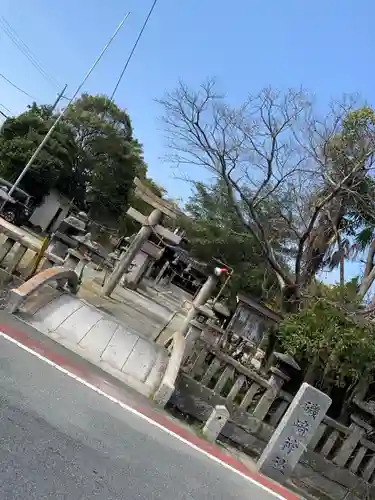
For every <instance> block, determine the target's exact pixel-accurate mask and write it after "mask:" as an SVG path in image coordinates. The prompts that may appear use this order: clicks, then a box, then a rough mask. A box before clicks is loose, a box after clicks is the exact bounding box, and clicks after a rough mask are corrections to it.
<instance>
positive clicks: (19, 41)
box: [0, 16, 60, 87]
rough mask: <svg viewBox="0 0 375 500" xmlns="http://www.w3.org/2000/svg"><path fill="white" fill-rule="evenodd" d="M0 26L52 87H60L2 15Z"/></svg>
mask: <svg viewBox="0 0 375 500" xmlns="http://www.w3.org/2000/svg"><path fill="white" fill-rule="evenodd" d="M0 27H1V28H2V29H3V31H4V33H5V34H6V35H7V36H8V38H9V39H10V40H11V41H12V42H13V43H14V44H15V45H16V47H17V48H18V49H19V50H20V51H21V52H22V54H23V55H24V56H25V57H26V58H27V59H28V60H29V61H30V62H31V64H32V65H33V66H34V67H35V68H36V70H37V71H38V72H39V73H40V74H41V75H42V76H43V77H44V78H45V79H46V80H48V82H49V83H50V84H51V85H53V86H54V87H56V86H58V87H60V84H59V82H58V81H57V80H56V79H55V78H54V77H53V76H51V75H50V74H49V73H48V72H47V71H46V70H45V68H44V67H43V65H42V64H41V62H40V61H39V60H38V58H37V57H36V56H35V54H34V53H33V52H32V50H31V49H30V47H29V46H28V45H27V44H26V43H25V42H24V41H23V40H22V38H21V37H20V36H19V35H18V34H17V32H16V31H15V30H14V28H13V27H12V25H11V24H10V23H9V22H8V21H7V20H6V19H5V17H4V16H1V17H0Z"/></svg>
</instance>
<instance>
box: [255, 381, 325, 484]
mask: <svg viewBox="0 0 375 500" xmlns="http://www.w3.org/2000/svg"><path fill="white" fill-rule="evenodd" d="M331 403H332V400H331V398H330V397H329V396H327V394H324V393H323V392H321V391H319V390H318V389H315V387H312V386H311V385H309V384H306V383H304V384H302V385H301V387H300V390H299V391H298V392H297V394H296V396H295V398H294V399H293V401H292V402H291V404H290V406H289V408H288V410H287V412H286V413H285V415H284V417H283V418H282V419H281V422H280V424H279V425H278V427H277V428H276V430H275V432H274V433H273V435H272V437H271V439H270V441H269V442H268V445H267V446H266V448H265V450H264V451H263V453H262V455H261V457H260V459H259V460H258V463H257V467H258V470H259V472H261V473H262V474H265V475H266V476H268V477H270V478H271V479H274V480H275V481H278V482H279V483H285V482H286V481H287V480H288V479H289V477H290V476H291V474H292V472H293V470H294V468H295V466H296V465H297V463H298V461H299V459H300V458H301V456H302V454H303V452H304V451H305V450H306V448H307V446H308V444H309V443H310V441H311V439H312V438H313V437H314V434H315V432H316V430H317V429H318V426H319V424H320V423H321V421H322V419H323V417H324V416H325V414H326V412H327V410H328V408H329V407H330V406H331Z"/></svg>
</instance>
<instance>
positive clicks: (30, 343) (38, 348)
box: [0, 324, 300, 500]
mask: <svg viewBox="0 0 375 500" xmlns="http://www.w3.org/2000/svg"><path fill="white" fill-rule="evenodd" d="M0 331H2V332H3V333H5V334H6V335H8V336H9V337H11V338H13V339H14V340H16V341H17V342H19V343H20V344H22V345H24V346H25V347H27V348H28V349H31V350H33V351H34V352H36V353H38V354H39V355H41V356H43V357H45V358H46V359H48V360H49V361H51V362H52V363H55V364H56V365H59V366H60V367H62V368H64V369H65V370H67V371H69V372H71V373H72V374H73V375H75V376H76V377H79V378H81V379H83V380H85V381H86V382H88V383H89V384H91V385H92V386H94V387H96V388H97V389H100V390H101V391H103V392H107V393H108V395H110V396H112V397H113V394H111V392H113V389H115V392H116V395H115V397H116V398H117V399H118V400H119V401H121V402H122V403H124V404H127V405H128V406H130V407H131V408H133V409H134V410H136V411H137V412H139V413H141V414H143V415H144V416H145V417H147V418H149V419H150V420H153V421H154V422H156V423H157V424H159V425H160V426H162V427H164V428H165V429H167V430H168V431H170V432H172V433H174V434H176V435H177V436H179V437H181V438H182V439H184V440H185V441H188V442H189V443H191V444H192V445H194V446H196V447H197V448H200V449H201V450H203V451H204V452H205V453H207V454H209V455H212V456H213V457H215V458H216V459H218V460H220V461H221V462H223V463H225V464H227V465H229V466H230V467H232V468H233V469H235V470H237V471H238V472H240V473H241V474H243V475H244V476H247V477H248V478H250V479H251V480H253V481H256V482H257V483H259V484H261V485H262V486H264V487H265V488H268V489H269V490H271V491H273V492H274V493H277V494H278V495H281V496H282V497H284V498H285V500H300V497H298V496H296V495H295V494H294V493H292V492H290V491H289V490H287V489H285V488H284V487H283V486H281V485H280V484H278V483H274V482H272V481H270V480H269V479H267V478H266V477H264V476H262V475H261V474H257V473H253V472H251V471H250V470H249V469H248V468H247V467H245V466H244V465H243V464H242V463H241V462H239V461H238V460H236V459H235V458H232V457H230V456H228V455H226V454H225V453H223V452H222V451H220V449H219V448H218V447H217V446H215V445H214V444H211V443H208V442H207V441H204V440H203V439H201V438H199V437H198V436H196V435H195V434H192V433H191V432H189V431H188V430H187V429H185V428H183V427H180V426H179V425H177V424H176V423H174V422H173V421H171V420H170V419H169V418H168V417H167V416H165V415H162V414H160V413H159V412H157V411H155V410H154V409H152V408H150V407H147V406H143V405H140V404H139V403H137V402H135V401H133V400H131V401H130V400H129V398H124V397H123V398H121V392H119V389H118V388H116V387H115V386H113V385H111V384H110V383H108V382H107V381H106V380H105V379H104V377H103V378H101V377H98V376H97V375H96V374H93V373H91V372H90V370H88V369H85V368H84V367H82V366H79V365H78V364H77V363H74V362H71V361H69V360H68V359H67V358H65V357H64V356H61V355H60V354H58V353H56V352H54V351H53V350H51V349H49V348H48V347H46V346H44V345H43V344H42V343H41V342H39V341H38V340H35V339H33V338H30V337H29V336H28V335H26V334H25V333H23V332H22V331H21V330H17V329H15V328H13V327H11V326H9V325H7V324H0ZM103 382H104V383H103ZM108 389H109V390H108ZM111 389H112V390H111Z"/></svg>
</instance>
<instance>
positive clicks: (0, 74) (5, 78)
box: [0, 73, 36, 101]
mask: <svg viewBox="0 0 375 500" xmlns="http://www.w3.org/2000/svg"><path fill="white" fill-rule="evenodd" d="M0 78H2V79H3V80H5V81H6V82H8V83H9V85H12V87H14V88H15V89H17V90H19V91H20V92H22V94H25V95H27V97H30V99H33V100H34V101H35V100H36V99H35V97H33V96H32V95H30V94H29V93H28V92H26V90H23V89H21V87H18V85H16V84H15V83H13V82H12V81H11V80H9V78H7V77H6V76H4V75H3V74H2V73H0Z"/></svg>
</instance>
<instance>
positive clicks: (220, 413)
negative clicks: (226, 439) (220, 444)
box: [202, 405, 229, 443]
mask: <svg viewBox="0 0 375 500" xmlns="http://www.w3.org/2000/svg"><path fill="white" fill-rule="evenodd" d="M228 419H229V411H228V410H227V408H226V407H225V406H223V405H218V406H215V408H214V409H213V411H212V413H211V415H210V416H209V418H208V420H207V422H206V425H205V426H204V427H203V430H202V433H203V436H204V437H205V438H206V439H207V440H208V441H211V443H214V442H215V441H216V439H217V437H218V435H219V434H220V432H221V430H222V429H223V427H224V425H225V424H226V423H227V421H228Z"/></svg>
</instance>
